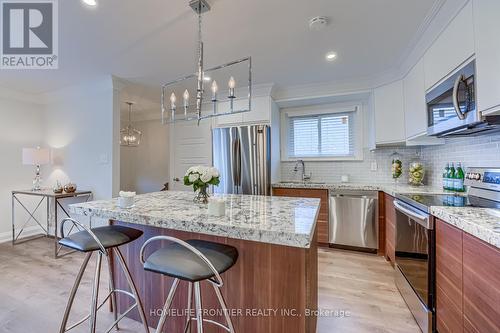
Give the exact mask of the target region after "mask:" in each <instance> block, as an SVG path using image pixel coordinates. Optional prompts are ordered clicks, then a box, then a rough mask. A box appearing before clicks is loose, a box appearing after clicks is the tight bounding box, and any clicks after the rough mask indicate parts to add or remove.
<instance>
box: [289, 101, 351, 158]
mask: <svg viewBox="0 0 500 333" xmlns="http://www.w3.org/2000/svg"><path fill="white" fill-rule="evenodd" d="M288 122H289V123H288V157H289V158H300V157H303V158H308V157H309V158H311V157H351V156H354V144H355V142H354V140H355V138H354V111H353V112H344V113H331V114H320V115H311V116H292V117H289V118H288Z"/></svg>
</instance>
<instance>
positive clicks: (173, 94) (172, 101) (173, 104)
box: [170, 93, 177, 109]
mask: <svg viewBox="0 0 500 333" xmlns="http://www.w3.org/2000/svg"><path fill="white" fill-rule="evenodd" d="M176 100H177V97H175V93H172V95H170V107H171V108H172V109H175V101H176Z"/></svg>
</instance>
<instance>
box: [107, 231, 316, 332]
mask: <svg viewBox="0 0 500 333" xmlns="http://www.w3.org/2000/svg"><path fill="white" fill-rule="evenodd" d="M112 223H113V224H118V225H126V226H130V227H133V228H136V229H140V230H142V231H143V232H144V235H143V236H142V237H141V238H139V239H137V240H136V241H134V242H132V243H130V244H127V245H124V246H122V247H121V248H120V250H121V251H122V253H123V256H124V257H125V260H126V263H127V265H128V266H129V269H130V271H131V274H132V276H133V278H134V281H135V283H136V285H137V289H138V290H139V293H140V297H141V300H142V302H143V304H144V311H145V312H146V318H147V320H148V325H149V326H150V327H156V325H157V323H158V320H159V317H160V315H161V311H162V308H163V305H164V302H165V300H166V298H167V293H168V291H169V289H170V286H171V285H172V281H173V279H171V278H168V277H165V276H162V275H160V274H156V273H152V272H147V271H144V270H143V268H142V265H141V263H140V261H139V251H140V248H141V246H142V245H143V244H144V242H145V241H146V240H147V239H149V238H151V237H154V236H159V235H168V236H173V237H177V238H180V239H183V240H187V239H203V240H208V241H213V242H219V243H224V244H229V245H232V246H234V247H236V248H237V249H238V252H239V257H238V261H237V263H236V265H235V266H233V267H232V268H231V269H230V270H228V271H227V272H225V273H224V274H222V278H223V279H224V286H223V287H222V293H223V295H224V297H225V299H226V302H227V306H228V309H229V311H230V314H231V315H232V320H233V325H234V328H235V331H236V332H238V333H247V332H259V333H266V332H269V333H271V332H272V333H280V332H283V333H285V332H286V333H314V332H316V321H317V318H316V317H315V316H314V315H311V313H312V314H314V313H315V311H316V310H317V304H318V267H317V263H318V258H317V255H318V252H317V247H316V236H315V237H314V239H313V241H312V242H311V247H310V248H299V247H290V246H283V245H274V244H268V243H261V242H254V241H247V240H239V239H233V238H225V237H219V236H209V235H204V234H198V233H190V232H181V231H175V230H170V229H164V228H159V227H153V226H146V225H139V224H129V223H124V222H118V221H113V222H112ZM163 245H165V244H163ZM161 246H162V244H161V242H157V243H153V244H151V246H150V247H149V248H148V250H147V251H146V256H147V255H148V254H150V253H151V252H152V251H154V250H156V249H158V248H160V247H161ZM113 275H114V281H115V285H116V287H117V288H122V289H123V288H126V285H127V283H126V280H125V277H124V275H123V273H122V272H121V271H120V268H119V267H118V266H117V263H116V261H115V262H114V263H113ZM209 287H210V288H209ZM202 300H203V308H204V309H206V311H205V313H204V317H205V318H207V319H212V320H217V321H220V322H222V323H224V319H223V317H221V316H220V310H219V311H218V305H217V304H218V303H217V299H216V296H215V294H214V292H213V289H212V287H211V286H209V285H208V283H206V282H203V283H202ZM117 303H118V310H119V312H120V313H122V312H123V311H125V310H126V309H127V308H128V307H129V306H130V305H131V301H130V299H129V298H128V297H127V296H125V295H120V294H118V301H117ZM186 307H187V282H184V281H182V282H180V284H179V287H178V289H177V293H176V295H175V298H174V302H173V306H172V311H171V316H170V317H169V318H168V319H167V323H166V325H165V330H164V332H167V331H168V332H183V329H184V325H185V322H186V316H185V310H184V309H186ZM127 316H128V317H130V318H133V319H135V320H139V314H138V312H137V311H136V310H133V311H132V312H131V313H130V314H128V315H127ZM204 329H205V332H206V333H219V332H221V333H222V332H225V331H224V330H223V329H221V328H219V327H217V326H214V325H210V324H206V325H204ZM195 331H196V323H195V322H194V321H193V323H192V325H191V332H195Z"/></svg>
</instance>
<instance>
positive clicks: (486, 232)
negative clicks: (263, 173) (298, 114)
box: [273, 181, 500, 248]
mask: <svg viewBox="0 0 500 333" xmlns="http://www.w3.org/2000/svg"><path fill="white" fill-rule="evenodd" d="M273 187H274V188H314V189H328V190H341V189H346V190H368V191H382V192H385V193H387V194H390V195H392V196H395V195H396V194H413V193H414V194H452V193H453V194H456V193H454V192H451V191H446V190H443V189H441V188H435V187H429V186H420V187H413V186H410V185H406V184H398V185H396V184H362V183H314V182H304V183H302V182H286V181H285V182H282V183H276V184H273ZM463 195H465V193H463ZM430 212H431V214H432V215H434V216H436V217H438V218H439V219H441V220H443V221H445V222H447V223H449V224H451V225H453V226H455V227H457V228H459V229H461V230H463V231H465V232H467V233H469V234H471V235H472V236H475V237H477V238H479V239H481V240H483V241H485V242H487V243H489V244H491V245H493V246H496V247H498V248H500V210H499V209H488V208H477V207H447V206H433V207H430Z"/></svg>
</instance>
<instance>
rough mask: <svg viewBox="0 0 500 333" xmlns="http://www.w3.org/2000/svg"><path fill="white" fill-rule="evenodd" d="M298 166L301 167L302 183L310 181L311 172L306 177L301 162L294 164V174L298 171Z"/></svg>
mask: <svg viewBox="0 0 500 333" xmlns="http://www.w3.org/2000/svg"><path fill="white" fill-rule="evenodd" d="M299 164H300V165H301V166H302V181H303V182H305V181H308V180H311V177H312V172H311V173H309V174H308V175H306V165H305V164H304V161H303V160H298V161H297V162H296V163H295V167H294V168H293V171H294V172H297V171H299Z"/></svg>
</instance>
